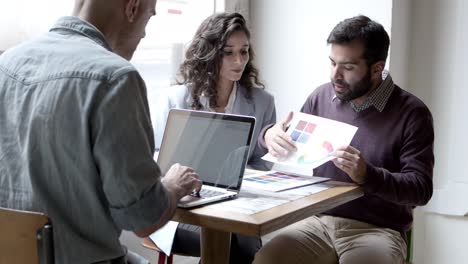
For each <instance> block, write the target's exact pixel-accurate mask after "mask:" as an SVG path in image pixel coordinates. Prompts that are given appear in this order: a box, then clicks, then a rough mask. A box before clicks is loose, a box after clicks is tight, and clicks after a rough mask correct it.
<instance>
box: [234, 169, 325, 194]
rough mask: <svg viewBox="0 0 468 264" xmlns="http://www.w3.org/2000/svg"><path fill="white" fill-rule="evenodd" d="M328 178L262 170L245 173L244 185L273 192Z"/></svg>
mask: <svg viewBox="0 0 468 264" xmlns="http://www.w3.org/2000/svg"><path fill="white" fill-rule="evenodd" d="M327 180H329V178H324V177H315V176H300V175H295V174H291V173H286V172H279V171H262V172H259V173H254V174H248V175H244V179H243V181H242V186H243V187H251V188H255V189H261V190H265V191H271V192H279V191H284V190H288V189H292V188H296V187H300V186H305V185H310V184H314V183H319V182H324V181H327Z"/></svg>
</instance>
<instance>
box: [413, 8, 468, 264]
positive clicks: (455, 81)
mask: <svg viewBox="0 0 468 264" xmlns="http://www.w3.org/2000/svg"><path fill="white" fill-rule="evenodd" d="M411 10H412V15H411V17H412V20H411V32H412V34H411V49H410V53H409V54H410V56H409V57H410V60H409V61H410V64H409V69H410V76H411V78H410V80H409V83H410V91H411V92H413V93H415V94H416V95H418V96H419V97H420V98H422V99H423V100H424V101H425V102H426V103H427V105H428V106H429V108H430V109H431V111H432V114H433V117H434V126H435V132H436V134H435V155H436V164H435V170H434V185H435V188H436V190H435V192H434V196H433V197H432V199H431V202H430V203H429V205H428V206H427V207H425V208H423V209H420V210H418V211H417V213H416V220H415V235H416V236H415V243H414V246H415V258H414V261H415V263H425V264H432V263H434V264H438V263H466V262H467V259H468V251H467V250H466V245H468V218H467V217H463V216H460V215H465V214H466V213H467V212H468V195H467V193H468V169H467V167H466V157H467V155H466V149H468V139H467V137H466V135H467V132H468V122H467V121H466V120H467V119H466V115H467V114H468V104H467V103H466V98H467V97H468V90H467V85H466V82H465V79H466V78H464V77H465V76H464V74H466V70H467V67H466V61H467V60H468V53H467V51H466V47H467V46H468V37H467V36H468V35H467V30H468V27H467V23H468V20H467V18H466V13H467V12H468V4H467V3H466V1H464V0H413V1H412V8H411Z"/></svg>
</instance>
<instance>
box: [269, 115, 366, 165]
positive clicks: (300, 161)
mask: <svg viewBox="0 0 468 264" xmlns="http://www.w3.org/2000/svg"><path fill="white" fill-rule="evenodd" d="M357 129H358V128H357V127H355V126H352V125H349V124H346V123H343V122H338V121H335V120H331V119H327V118H323V117H319V116H314V115H309V114H304V113H300V112H294V115H293V119H292V120H291V123H290V126H289V129H288V130H287V131H286V133H287V134H288V135H289V136H290V137H291V139H292V140H293V141H294V142H295V143H296V146H297V151H296V152H295V153H293V154H292V155H291V156H290V157H288V158H287V159H286V160H278V159H277V158H276V157H273V156H272V155H270V154H269V153H268V154H266V155H265V156H263V159H264V160H267V161H271V162H274V163H279V164H283V165H287V166H296V167H302V168H305V169H314V168H316V167H318V166H320V165H322V164H323V163H325V162H327V161H330V160H332V159H333V152H334V151H335V150H336V148H338V147H340V146H345V145H349V143H350V142H351V140H352V139H353V137H354V134H355V133H356V131H357Z"/></svg>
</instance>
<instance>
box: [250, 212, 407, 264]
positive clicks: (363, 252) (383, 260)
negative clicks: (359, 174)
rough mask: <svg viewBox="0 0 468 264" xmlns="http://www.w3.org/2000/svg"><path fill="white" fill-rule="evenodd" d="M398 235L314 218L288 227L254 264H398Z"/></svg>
mask: <svg viewBox="0 0 468 264" xmlns="http://www.w3.org/2000/svg"><path fill="white" fill-rule="evenodd" d="M405 256H406V243H405V241H404V239H403V238H402V237H401V235H400V233H399V232H397V231H395V230H392V229H389V228H380V227H376V226H373V225H370V224H367V223H364V222H360V221H356V220H351V219H346V218H340V217H333V216H313V217H310V218H307V219H304V220H303V221H300V222H298V223H296V224H294V225H291V226H289V227H287V228H285V230H284V231H283V232H281V233H280V234H279V235H278V236H276V237H274V238H273V239H272V240H271V241H270V242H268V243H267V244H266V245H264V246H263V248H261V249H260V251H259V252H257V254H256V255H255V260H254V262H253V263H255V264H276V263H278V264H283V263H284V264H299V263H301V264H302V263H304V264H306V263H307V264H337V263H339V264H395V263H397V264H400V263H404V260H405Z"/></svg>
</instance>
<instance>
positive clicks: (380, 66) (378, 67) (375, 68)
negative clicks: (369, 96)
mask: <svg viewBox="0 0 468 264" xmlns="http://www.w3.org/2000/svg"><path fill="white" fill-rule="evenodd" d="M384 68H385V61H378V62H376V63H374V65H372V75H377V77H379V78H380V77H381V75H382V72H383V70H384Z"/></svg>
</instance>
